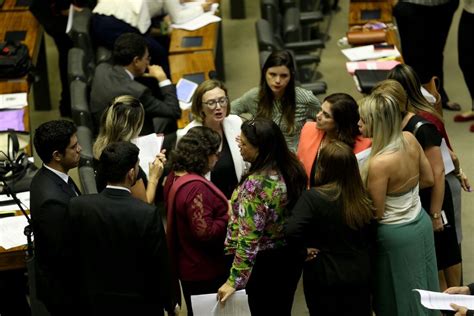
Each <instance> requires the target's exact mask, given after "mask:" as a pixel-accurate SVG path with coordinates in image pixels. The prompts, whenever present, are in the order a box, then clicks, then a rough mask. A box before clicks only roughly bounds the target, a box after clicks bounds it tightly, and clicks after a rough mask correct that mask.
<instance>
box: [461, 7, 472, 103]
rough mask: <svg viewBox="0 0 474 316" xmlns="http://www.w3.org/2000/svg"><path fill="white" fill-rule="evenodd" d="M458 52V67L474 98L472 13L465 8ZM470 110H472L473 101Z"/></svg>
mask: <svg viewBox="0 0 474 316" xmlns="http://www.w3.org/2000/svg"><path fill="white" fill-rule="evenodd" d="M458 54H459V67H461V70H462V73H463V75H464V81H465V82H466V85H467V88H468V89H469V94H470V95H471V99H472V100H474V56H473V55H474V14H473V13H469V12H467V11H465V10H464V11H463V12H462V15H461V20H459V31H458ZM472 110H473V111H474V101H473V103H472Z"/></svg>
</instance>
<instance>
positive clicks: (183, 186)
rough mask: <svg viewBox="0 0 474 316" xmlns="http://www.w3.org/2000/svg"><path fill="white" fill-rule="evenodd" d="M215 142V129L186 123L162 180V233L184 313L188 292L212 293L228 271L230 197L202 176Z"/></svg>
mask: <svg viewBox="0 0 474 316" xmlns="http://www.w3.org/2000/svg"><path fill="white" fill-rule="evenodd" d="M220 144H221V137H220V136H219V134H218V133H217V132H215V131H214V130H212V129H210V128H208V127H204V126H197V127H193V128H191V129H190V130H189V132H188V133H187V134H186V135H185V136H183V138H181V140H180V141H179V142H178V145H177V147H176V149H175V150H173V151H172V152H171V155H170V161H171V166H172V172H171V173H170V174H169V175H168V177H167V179H166V183H165V186H164V196H165V201H166V208H167V213H168V216H167V231H166V237H167V241H168V247H169V251H170V256H171V260H172V263H173V267H174V268H175V269H176V271H175V272H176V274H177V277H178V278H179V280H180V281H181V287H182V289H183V295H184V299H185V301H186V305H187V308H188V315H193V310H192V307H191V295H197V294H208V293H216V292H217V290H218V289H219V286H221V284H222V283H224V282H225V281H226V280H227V277H228V274H229V265H226V260H225V256H224V239H225V235H226V232H227V221H228V211H229V202H228V201H227V198H226V196H225V195H224V194H223V193H222V192H221V191H219V189H218V188H217V187H216V186H215V185H214V184H213V183H212V182H210V181H209V180H207V179H206V178H204V175H205V174H206V173H208V172H209V171H211V170H212V169H213V168H214V165H215V164H216V162H217V160H218V159H219V154H220V153H219V147H220Z"/></svg>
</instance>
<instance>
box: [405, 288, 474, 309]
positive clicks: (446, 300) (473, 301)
mask: <svg viewBox="0 0 474 316" xmlns="http://www.w3.org/2000/svg"><path fill="white" fill-rule="evenodd" d="M413 291H416V292H418V293H420V298H421V305H423V306H424V307H426V308H429V309H436V310H445V311H452V310H453V308H452V307H451V305H450V304H451V303H454V304H456V305H459V306H464V307H467V308H468V309H470V310H471V309H474V296H472V295H459V294H446V293H438V292H431V291H425V290H418V289H417V290H413Z"/></svg>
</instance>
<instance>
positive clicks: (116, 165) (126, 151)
mask: <svg viewBox="0 0 474 316" xmlns="http://www.w3.org/2000/svg"><path fill="white" fill-rule="evenodd" d="M139 152H140V150H139V149H138V147H137V146H136V145H135V144H132V143H130V142H116V143H110V144H109V145H107V147H105V149H104V150H103V151H102V154H101V155H100V158H99V170H98V173H99V174H100V175H101V176H102V177H103V178H104V180H105V181H107V182H112V183H116V182H121V181H123V180H124V179H125V176H126V175H127V172H128V171H129V170H130V169H132V168H134V167H135V164H136V163H137V161H138V153H139Z"/></svg>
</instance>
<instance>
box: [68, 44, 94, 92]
mask: <svg viewBox="0 0 474 316" xmlns="http://www.w3.org/2000/svg"><path fill="white" fill-rule="evenodd" d="M85 63H86V56H85V53H84V50H83V49H81V48H76V47H74V48H71V49H70V50H69V52H68V66H67V67H68V69H67V72H68V78H69V82H70V83H71V82H72V81H74V80H80V81H83V82H85V83H86V84H87V85H88V86H90V85H91V83H92V77H93V71H92V69H89V68H87V67H86V65H85Z"/></svg>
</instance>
